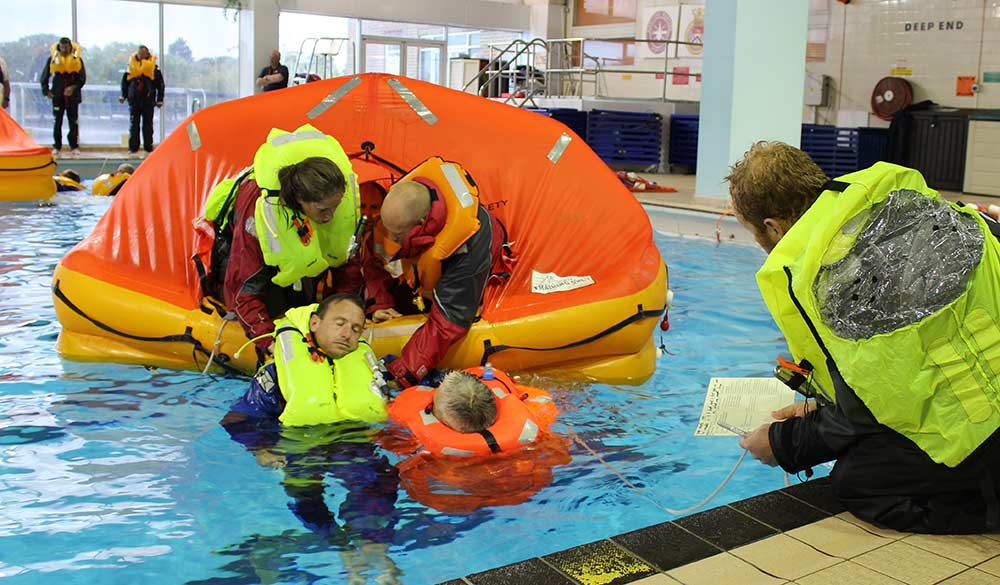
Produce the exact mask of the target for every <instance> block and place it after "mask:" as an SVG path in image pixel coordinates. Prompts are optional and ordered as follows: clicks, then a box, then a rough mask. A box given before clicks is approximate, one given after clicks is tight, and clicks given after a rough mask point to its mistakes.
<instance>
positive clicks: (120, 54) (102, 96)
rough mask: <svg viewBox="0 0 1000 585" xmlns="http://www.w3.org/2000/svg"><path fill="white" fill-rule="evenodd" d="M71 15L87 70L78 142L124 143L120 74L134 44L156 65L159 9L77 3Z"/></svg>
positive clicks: (116, 1) (94, 0) (104, 0)
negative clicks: (147, 52)
mask: <svg viewBox="0 0 1000 585" xmlns="http://www.w3.org/2000/svg"><path fill="white" fill-rule="evenodd" d="M76 14H77V30H78V31H79V34H80V38H79V39H78V40H77V42H78V43H80V47H81V48H82V49H83V62H84V65H85V66H86V67H87V85H85V86H84V88H83V104H81V106H80V141H81V143H84V144H114V145H119V144H128V126H129V110H128V104H127V103H126V104H119V103H118V98H119V97H120V96H121V81H122V74H123V73H125V71H126V70H127V69H128V60H129V57H131V55H132V53H134V52H136V50H138V47H139V45H146V46H147V47H148V48H149V50H150V52H152V53H153V54H154V55H156V58H157V62H158V63H159V61H160V54H159V52H160V51H159V43H160V8H159V6H157V5H156V4H151V3H148V2H128V1H124V0H77V12H76ZM109 15H113V16H112V17H111V18H109ZM111 39H114V40H111ZM159 117H160V116H159V115H156V114H154V119H153V120H154V121H153V123H154V128H158V127H159ZM154 135H159V133H158V132H154ZM157 142H158V141H157Z"/></svg>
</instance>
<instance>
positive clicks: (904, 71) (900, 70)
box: [889, 67, 913, 77]
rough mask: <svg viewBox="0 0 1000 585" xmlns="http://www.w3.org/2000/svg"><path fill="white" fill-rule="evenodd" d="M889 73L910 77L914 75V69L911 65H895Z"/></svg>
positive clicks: (894, 75) (895, 75)
mask: <svg viewBox="0 0 1000 585" xmlns="http://www.w3.org/2000/svg"><path fill="white" fill-rule="evenodd" d="M889 75H892V76H893V77H910V76H911V75H913V69H911V68H910V67H893V68H892V69H890V70H889Z"/></svg>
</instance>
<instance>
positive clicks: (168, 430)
mask: <svg viewBox="0 0 1000 585" xmlns="http://www.w3.org/2000/svg"><path fill="white" fill-rule="evenodd" d="M53 203H54V205H52V206H39V205H38V204H35V203H25V204H11V203H8V204H3V208H2V213H0V239H2V241H3V243H2V244H0V291H2V292H0V502H2V506H0V578H2V579H4V580H5V582H8V583H12V584H20V583H32V584H34V583H40V582H45V583H48V582H58V583H60V585H71V584H77V583H81V584H82V583H88V584H89V583H95V582H101V581H104V582H113V583H134V582H142V583H146V584H148V585H153V584H157V583H182V582H183V583H213V584H237V583H287V582H297V583H303V582H305V583H345V582H354V581H349V579H351V578H352V577H353V578H356V579H358V581H357V582H364V579H367V580H368V581H370V582H376V579H377V578H378V579H381V580H379V581H378V582H394V581H392V580H391V579H392V578H394V579H395V580H396V581H398V582H400V583H419V584H423V583H433V582H439V581H445V580H448V579H453V578H457V577H461V576H463V575H466V574H469V573H473V572H477V571H483V570H487V569H490V568H493V567H497V566H500V565H506V564H508V563H513V562H516V561H520V560H523V559H527V558H530V557H535V556H539V555H543V554H547V553H551V552H555V551H559V550H562V549H566V548H569V547H572V546H576V545H579V544H583V543H587V542H591V541H595V540H598V539H602V538H606V537H608V536H612V535H616V534H620V533H623V532H626V531H630V530H635V529H638V528H641V527H644V526H648V525H651V524H655V523H658V522H663V521H665V520H669V519H671V518H673V517H675V516H672V515H669V514H668V513H667V512H665V511H664V510H663V507H666V508H671V509H681V508H686V507H689V506H691V505H693V504H695V503H697V502H699V501H700V500H702V499H703V498H704V497H705V496H706V495H708V494H709V493H710V492H712V490H714V489H715V488H716V486H718V485H719V483H720V482H721V481H722V479H723V478H724V477H725V476H726V474H727V473H728V472H729V471H730V469H732V467H733V465H734V464H735V463H736V461H737V459H738V458H739V456H740V454H741V450H740V448H739V446H738V444H737V439H736V438H734V437H695V436H693V431H694V429H695V426H696V424H697V421H698V418H699V415H700V413H701V410H702V403H703V399H704V394H705V388H706V385H707V383H708V380H709V378H711V377H712V376H768V375H770V370H771V364H772V363H773V359H774V357H775V355H777V354H778V353H780V352H782V351H784V349H785V347H784V342H783V339H782V337H781V334H780V332H779V331H778V329H777V328H776V327H775V325H774V324H773V322H772V321H771V318H770V316H769V315H768V313H767V311H766V309H765V307H764V304H763V302H762V301H761V300H760V296H759V293H758V291H757V288H756V284H755V281H754V273H755V271H756V269H757V268H758V267H759V265H760V264H761V262H762V261H763V259H764V253H763V252H762V251H761V250H760V249H758V248H757V247H756V246H752V245H747V244H737V243H725V242H724V243H722V244H721V245H720V244H717V243H716V242H714V241H711V240H705V239H696V238H683V237H679V236H673V235H664V234H657V236H656V238H657V244H658V247H659V249H660V251H661V253H662V255H663V257H664V258H665V259H666V261H667V263H668V265H669V268H670V286H671V289H672V290H673V291H674V293H675V295H676V296H675V299H674V308H673V310H672V311H671V313H670V323H671V328H670V330H669V331H668V332H667V333H665V334H664V335H663V337H662V341H663V345H664V347H665V349H666V351H665V352H664V354H663V355H662V356H661V357H660V358H659V361H658V364H657V370H656V373H655V375H654V376H653V378H652V379H650V380H649V381H648V382H646V383H645V384H643V385H641V386H638V387H613V386H607V385H600V384H593V385H586V384H575V385H566V384H557V383H555V382H552V381H547V380H544V379H537V378H534V379H529V380H530V381H531V382H532V383H533V384H535V385H538V386H542V387H545V388H546V389H548V390H549V391H550V392H551V393H552V395H553V397H554V400H555V401H556V403H557V405H558V406H559V409H560V411H561V414H560V416H559V424H557V425H556V426H555V430H556V432H557V434H558V437H557V440H559V441H561V442H562V444H563V445H565V447H566V448H568V451H569V461H568V463H565V464H563V465H558V466H556V467H554V468H553V469H552V480H551V482H550V483H549V484H548V485H545V486H544V487H541V489H539V490H538V491H537V493H534V495H533V496H531V497H530V499H529V500H528V501H527V502H524V503H521V504H518V505H510V506H492V507H484V508H480V509H478V510H475V511H472V512H469V513H462V514H450V513H444V512H441V511H438V510H435V509H433V508H430V507H428V506H426V505H424V504H421V503H420V502H418V501H417V500H416V499H414V498H413V497H411V495H410V494H409V493H408V492H407V487H408V484H406V483H405V482H400V481H399V477H398V474H397V472H396V464H398V463H399V457H398V456H396V455H394V454H392V453H390V452H388V451H383V450H382V449H380V448H378V447H377V446H372V445H371V444H370V443H369V442H360V443H358V442H354V443H342V444H340V445H336V446H327V447H326V448H320V447H321V446H317V445H316V444H315V441H314V443H310V444H307V441H306V440H305V439H303V438H302V437H299V436H288V437H285V438H284V439H283V440H284V441H285V448H286V449H287V459H288V461H287V465H286V466H285V467H284V468H283V469H280V468H276V467H270V466H266V465H262V464H260V463H258V461H257V460H255V457H254V455H253V454H252V453H250V452H248V451H247V450H246V449H244V447H243V446H242V445H241V444H240V443H238V442H236V441H234V440H232V439H231V438H230V437H229V435H228V434H227V432H226V431H225V430H224V429H223V428H222V427H221V426H219V424H218V421H219V419H220V418H222V416H223V415H224V414H225V413H226V411H227V407H228V406H229V404H230V403H231V402H232V401H233V400H234V399H236V398H237V397H238V396H239V395H240V394H241V393H242V392H243V391H244V389H245V388H246V385H247V380H246V379H237V378H228V379H226V378H219V377H215V376H208V375H200V374H196V373H192V372H179V371H171V370H165V369H160V370H155V369H146V368H143V367H138V366H123V365H117V364H93V363H90V364H87V363H75V362H65V361H63V360H61V359H60V358H59V356H58V355H57V354H56V353H55V343H56V338H57V336H58V332H59V324H58V322H57V320H56V318H55V314H54V311H53V308H52V298H51V293H50V285H51V275H52V271H53V269H54V268H55V265H56V263H57V262H58V261H59V259H60V258H61V257H62V255H63V254H64V253H65V252H66V251H67V250H68V249H69V248H70V247H71V246H73V245H74V244H75V243H76V242H78V241H79V240H80V239H81V238H83V237H85V236H86V235H87V234H88V233H90V230H91V228H92V227H93V225H94V224H95V223H96V221H97V220H98V218H99V217H100V216H101V214H102V213H103V212H104V210H105V209H106V208H107V206H108V204H109V199H107V198H95V197H90V196H87V195H72V196H67V195H58V196H57V197H55V198H54V199H53ZM657 337H658V339H657V342H658V343H659V333H657ZM573 435H576V436H578V437H579V439H580V440H581V441H582V442H583V443H585V444H586V445H587V448H584V447H583V446H582V445H581V444H580V443H579V442H571V437H572V436H573ZM313 439H315V437H313ZM591 450H592V451H593V453H596V454H597V455H599V457H600V459H601V460H603V462H602V461H600V460H598V459H597V458H596V457H595V456H594V454H592V453H591V452H590V451H591ZM817 471H818V470H817ZM616 472H617V473H620V474H621V475H622V476H624V477H625V478H626V479H627V480H628V481H629V482H630V483H631V484H633V486H635V487H631V486H629V485H628V484H626V483H625V482H623V481H622V480H621V479H620V478H619V477H618V475H617V474H616ZM792 481H793V482H795V481H797V480H796V479H795V478H792ZM784 482H785V478H784V475H783V474H782V473H781V472H780V470H776V469H772V468H768V467H764V466H762V465H760V464H758V463H757V462H755V461H752V460H749V459H748V460H747V461H745V462H744V463H743V465H742V467H741V468H740V469H739V471H738V472H737V473H736V474H735V476H734V477H733V479H732V481H730V482H729V484H728V485H727V486H726V488H725V489H723V490H722V492H721V493H720V494H719V496H718V497H717V498H716V499H715V500H714V501H713V502H712V504H711V505H719V504H723V503H726V502H731V501H734V500H739V499H743V498H746V497H749V496H752V495H755V494H759V493H763V492H767V491H770V490H774V489H777V488H780V487H782V486H783V485H784ZM536 487H537V486H536ZM310 488H313V489H312V490H311V491H310ZM487 489H488V488H487ZM637 489H638V490H641V491H642V493H640V492H639V491H637ZM307 492H308V493H307ZM304 494H305V495H304ZM649 498H652V499H654V500H655V503H654V502H652V501H650V499H649ZM308 510H311V511H312V512H314V513H319V514H321V515H322V514H327V513H329V514H332V515H333V518H332V520H333V524H331V526H332V528H329V527H328V528H327V529H324V530H319V531H317V530H311V529H310V528H309V527H307V526H305V525H304V523H303V522H302V521H300V520H299V518H298V517H297V516H296V514H295V513H293V512H298V513H299V514H300V515H303V514H304V513H305V512H304V511H308ZM327 511H328V512H327ZM379 576H381V577H379Z"/></svg>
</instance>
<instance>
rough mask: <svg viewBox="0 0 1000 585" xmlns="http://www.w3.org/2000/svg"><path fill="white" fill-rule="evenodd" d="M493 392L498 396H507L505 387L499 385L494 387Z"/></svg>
mask: <svg viewBox="0 0 1000 585" xmlns="http://www.w3.org/2000/svg"><path fill="white" fill-rule="evenodd" d="M493 394H495V395H496V397H497V398H503V397H504V396H507V392H505V391H504V389H503V388H501V387H499V386H494V387H493Z"/></svg>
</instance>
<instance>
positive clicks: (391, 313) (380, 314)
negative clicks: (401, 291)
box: [372, 307, 403, 323]
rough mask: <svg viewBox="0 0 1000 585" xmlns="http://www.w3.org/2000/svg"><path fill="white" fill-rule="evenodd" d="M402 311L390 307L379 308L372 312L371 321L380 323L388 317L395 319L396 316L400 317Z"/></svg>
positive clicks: (388, 318)
mask: <svg viewBox="0 0 1000 585" xmlns="http://www.w3.org/2000/svg"><path fill="white" fill-rule="evenodd" d="M402 316H403V315H402V313H400V312H399V311H397V310H396V309H393V308H392V307H390V308H388V309H379V310H377V311H375V312H374V313H372V322H373V323H382V322H383V321H388V320H390V319H395V318H396V317H402Z"/></svg>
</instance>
